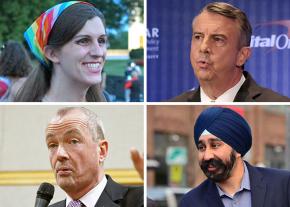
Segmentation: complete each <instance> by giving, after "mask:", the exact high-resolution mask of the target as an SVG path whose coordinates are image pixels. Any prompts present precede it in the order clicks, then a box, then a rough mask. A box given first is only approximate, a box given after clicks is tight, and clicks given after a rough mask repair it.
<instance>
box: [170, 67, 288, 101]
mask: <svg viewBox="0 0 290 207" xmlns="http://www.w3.org/2000/svg"><path fill="white" fill-rule="evenodd" d="M244 76H245V78H246V80H245V82H244V83H243V85H242V87H241V88H240V90H239V91H238V93H237V95H236V97H235V99H234V102H290V98H288V97H286V96H282V95H280V94H278V93H276V92H274V91H272V90H270V89H267V88H263V87H261V86H259V85H258V84H257V83H256V82H255V80H254V79H253V78H252V77H251V75H250V74H249V73H248V72H246V71H244ZM168 101H169V102H200V87H198V88H197V89H195V90H191V91H187V92H185V93H182V94H181V95H179V96H176V97H174V98H172V99H170V100H168Z"/></svg>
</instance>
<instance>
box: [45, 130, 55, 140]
mask: <svg viewBox="0 0 290 207" xmlns="http://www.w3.org/2000/svg"><path fill="white" fill-rule="evenodd" d="M54 136H55V135H54V134H53V133H51V132H49V133H47V134H46V137H45V139H46V140H48V139H50V138H53V137H54Z"/></svg>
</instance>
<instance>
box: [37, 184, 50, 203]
mask: <svg viewBox="0 0 290 207" xmlns="http://www.w3.org/2000/svg"><path fill="white" fill-rule="evenodd" d="M53 194H54V186H53V185H51V184H50V183H42V184H41V185H40V186H39V188H38V191H37V196H36V198H41V199H44V200H47V201H48V203H49V202H50V201H51V199H52V197H53Z"/></svg>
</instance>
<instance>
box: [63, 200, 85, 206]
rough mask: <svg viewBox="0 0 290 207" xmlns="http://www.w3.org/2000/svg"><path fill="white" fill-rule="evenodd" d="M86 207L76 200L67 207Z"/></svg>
mask: <svg viewBox="0 0 290 207" xmlns="http://www.w3.org/2000/svg"><path fill="white" fill-rule="evenodd" d="M83 206H85V205H84V204H83V203H82V202H81V201H80V200H75V201H71V202H69V204H68V206H67V207H83Z"/></svg>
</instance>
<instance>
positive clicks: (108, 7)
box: [0, 0, 143, 42]
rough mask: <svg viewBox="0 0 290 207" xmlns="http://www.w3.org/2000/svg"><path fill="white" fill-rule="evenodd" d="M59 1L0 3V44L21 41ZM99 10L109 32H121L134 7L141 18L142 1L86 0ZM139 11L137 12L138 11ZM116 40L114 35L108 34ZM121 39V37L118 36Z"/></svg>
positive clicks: (34, 0) (23, 0) (16, 0)
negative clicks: (32, 26)
mask: <svg viewBox="0 0 290 207" xmlns="http://www.w3.org/2000/svg"><path fill="white" fill-rule="evenodd" d="M61 2H64V1H60V0H29V1H27V0H7V1H1V3H0V11H1V14H0V42H2V41H6V40H8V39H14V40H18V41H23V32H24V31H25V30H26V28H28V27H29V26H30V25H31V23H32V22H33V21H34V20H35V19H36V18H37V17H38V16H39V15H40V14H41V13H43V12H44V11H46V10H47V9H48V8H50V7H52V6H53V5H55V4H57V3H61ZM87 2H90V3H92V4H94V5H95V6H96V7H97V8H98V9H100V10H101V11H102V12H103V13H104V16H105V18H106V24H107V25H106V26H107V28H108V29H109V31H110V30H116V31H123V30H124V29H123V28H124V27H125V26H126V25H127V24H128V22H129V21H131V20H132V17H131V15H132V14H134V11H135V10H136V7H139V8H140V9H141V13H140V15H142V16H143V13H142V12H143V0H88V1H87ZM117 2H118V3H117ZM140 9H139V10H140ZM109 35H110V36H112V37H114V38H116V37H117V36H116V35H112V34H109ZM120 36H121V37H123V35H120Z"/></svg>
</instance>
